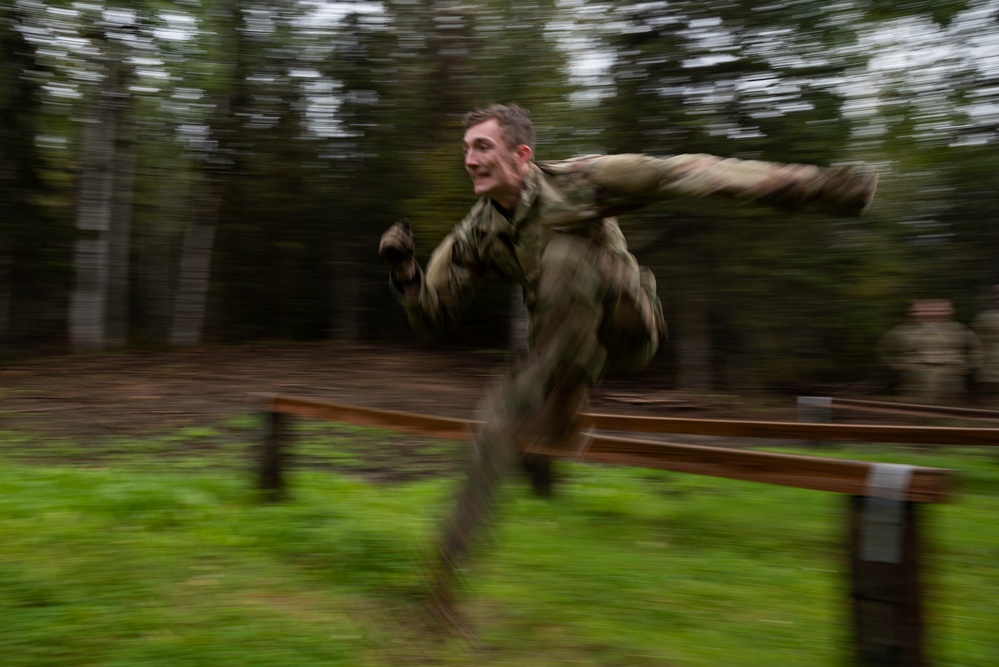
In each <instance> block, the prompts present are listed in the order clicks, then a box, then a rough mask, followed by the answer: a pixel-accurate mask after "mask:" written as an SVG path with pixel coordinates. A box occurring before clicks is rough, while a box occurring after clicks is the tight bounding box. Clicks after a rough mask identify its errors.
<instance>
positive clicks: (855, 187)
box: [820, 166, 878, 215]
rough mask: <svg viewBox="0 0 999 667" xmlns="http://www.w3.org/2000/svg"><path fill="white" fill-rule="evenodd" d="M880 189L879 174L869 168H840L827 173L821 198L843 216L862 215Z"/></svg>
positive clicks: (829, 170)
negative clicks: (878, 188)
mask: <svg viewBox="0 0 999 667" xmlns="http://www.w3.org/2000/svg"><path fill="white" fill-rule="evenodd" d="M877 187H878V172H877V171H875V170H874V169H872V168H871V167H867V166H857V167H839V168H833V169H828V170H827V171H826V182H825V183H824V184H823V186H822V191H821V193H820V196H821V197H822V199H823V200H824V201H825V202H826V203H827V205H828V206H829V207H831V208H832V210H833V211H834V212H836V213H839V214H841V215H860V214H861V213H863V212H864V211H865V210H867V207H868V206H870V205H871V200H873V199H874V192H875V191H876V190H877Z"/></svg>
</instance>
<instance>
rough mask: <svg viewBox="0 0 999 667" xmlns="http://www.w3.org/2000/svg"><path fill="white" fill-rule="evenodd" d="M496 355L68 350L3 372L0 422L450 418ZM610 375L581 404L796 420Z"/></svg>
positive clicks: (492, 377)
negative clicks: (270, 405)
mask: <svg viewBox="0 0 999 667" xmlns="http://www.w3.org/2000/svg"><path fill="white" fill-rule="evenodd" d="M505 363H506V362H505V355H504V354H503V353H499V352H493V353H486V352H471V351H462V350H456V349H443V348H430V347H425V346H421V347H418V348H416V349H407V348H402V347H399V346H388V345H377V346H376V345H357V344H345V343H335V342H323V343H309V344H294V345H290V344H289V345H248V346H236V347H218V348H213V347H205V348H192V349H185V350H176V351H168V352H128V353H107V354H96V355H74V356H61V357H50V358H46V359H32V360H24V361H16V362H13V363H11V362H8V363H7V364H6V366H5V367H3V368H0V429H19V428H31V429H41V430H53V431H57V432H60V433H62V434H64V435H67V434H72V435H74V436H78V437H81V438H87V437H101V436H107V435H125V434H130V433H142V432H152V431H157V432H162V431H163V430H166V429H170V428H175V427H183V426H198V425H206V426H207V425H212V424H216V423H218V421H219V420H220V418H226V417H230V416H233V415H236V414H239V413H240V412H241V411H243V410H245V409H246V401H247V396H248V395H249V394H251V393H255V392H267V393H279V394H289V395H294V396H310V397H316V398H323V399H327V400H331V401H336V402H340V403H349V404H353V405H363V406H369V407H376V408H384V409H393V410H407V411H413V412H421V413H428V414H437V415H444V416H453V417H466V418H470V417H473V416H474V413H475V408H476V405H477V404H478V402H479V401H480V399H481V398H482V396H483V395H484V394H485V393H486V392H487V391H488V390H489V388H490V387H491V386H492V385H493V384H494V383H495V382H497V381H498V379H499V378H500V377H501V376H502V373H503V370H504V368H505ZM653 384H660V386H662V384H663V383H653V382H649V381H648V380H647V379H642V378H641V377H640V378H638V379H637V380H630V381H629V380H624V379H609V380H608V381H607V382H606V383H605V384H604V385H602V386H601V387H600V388H598V389H597V390H596V391H595V392H594V394H593V397H592V400H591V405H590V409H591V410H592V411H596V412H611V413H618V414H658V415H662V416H692V417H705V418H708V417H712V418H741V419H793V418H794V400H793V398H792V397H787V398H786V399H768V400H762V399H760V398H747V397H745V396H735V395H728V396H723V395H691V394H685V393H683V392H677V391H667V390H661V389H652V388H650V387H651V386H652V385H653Z"/></svg>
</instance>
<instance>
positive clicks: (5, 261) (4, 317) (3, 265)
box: [0, 243, 13, 340]
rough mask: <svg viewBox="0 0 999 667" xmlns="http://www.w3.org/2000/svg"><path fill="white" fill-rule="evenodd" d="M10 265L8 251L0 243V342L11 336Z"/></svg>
mask: <svg viewBox="0 0 999 667" xmlns="http://www.w3.org/2000/svg"><path fill="white" fill-rule="evenodd" d="M12 263H13V262H12V260H11V254H10V251H9V250H8V249H7V248H5V247H4V246H3V244H2V243H0V340H4V339H5V338H7V337H8V336H10V334H11V327H10V311H11V305H10V304H11V301H12V299H13V296H12V291H13V290H12V289H11V285H12V282H11V278H12V277H13V275H12V274H13V271H12V266H11V265H12Z"/></svg>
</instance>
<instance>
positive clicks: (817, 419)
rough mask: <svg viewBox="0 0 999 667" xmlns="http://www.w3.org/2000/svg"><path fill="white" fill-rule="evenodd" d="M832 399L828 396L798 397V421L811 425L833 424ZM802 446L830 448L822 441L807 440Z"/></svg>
mask: <svg viewBox="0 0 999 667" xmlns="http://www.w3.org/2000/svg"><path fill="white" fill-rule="evenodd" d="M832 420H833V419H832V399H831V398H829V397H827V396H799V397H798V421H799V422H805V423H809V424H829V423H832ZM802 444H803V445H804V446H806V447H815V448H821V447H829V444H828V443H826V442H823V441H821V440H805V441H803V442H802Z"/></svg>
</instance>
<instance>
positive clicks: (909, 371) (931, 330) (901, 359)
mask: <svg viewBox="0 0 999 667" xmlns="http://www.w3.org/2000/svg"><path fill="white" fill-rule="evenodd" d="M953 313H954V309H953V307H952V306H951V304H950V301H947V300H945V299H926V300H922V301H914V302H913V303H912V305H911V306H910V308H909V322H907V323H906V324H903V325H900V326H898V327H896V328H895V329H892V330H891V331H890V332H888V334H887V335H886V336H885V338H884V339H883V341H882V344H881V345H882V355H883V356H884V359H885V361H886V363H887V364H888V366H889V367H891V368H892V369H893V370H895V371H896V372H897V373H898V374H899V375H900V376H901V380H902V395H903V396H904V397H905V399H906V400H909V401H913V402H916V403H929V404H950V405H954V404H956V403H960V402H962V401H963V399H964V398H965V396H966V394H967V389H968V381H969V380H970V379H971V377H972V376H973V374H974V373H975V371H976V370H977V369H978V368H979V367H980V366H981V363H982V344H981V341H980V340H979V338H978V336H976V335H975V333H974V332H973V331H972V330H971V329H969V328H968V327H966V326H964V325H963V324H961V323H960V322H955V321H954V320H953V319H952V316H953Z"/></svg>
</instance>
